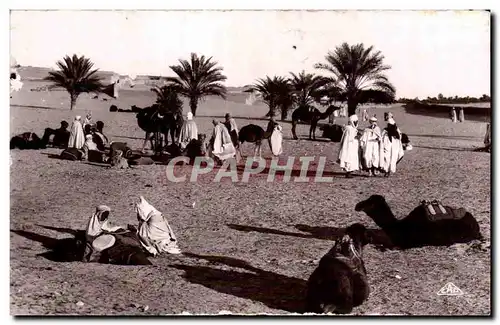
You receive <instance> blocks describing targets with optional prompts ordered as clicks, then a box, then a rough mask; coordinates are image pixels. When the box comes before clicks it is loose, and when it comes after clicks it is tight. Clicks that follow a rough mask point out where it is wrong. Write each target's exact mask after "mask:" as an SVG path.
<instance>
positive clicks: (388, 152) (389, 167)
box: [380, 117, 404, 177]
mask: <svg viewBox="0 0 500 325" xmlns="http://www.w3.org/2000/svg"><path fill="white" fill-rule="evenodd" d="M401 138H402V134H401V131H400V130H399V128H398V127H397V125H396V122H395V121H394V119H393V118H392V117H390V118H389V119H388V121H387V127H386V128H385V129H384V130H383V131H382V142H381V146H380V168H381V169H382V171H384V172H385V175H384V176H385V177H389V176H390V174H391V173H395V172H396V164H397V163H398V162H399V161H400V160H401V159H402V158H403V155H404V149H403V143H402V142H401Z"/></svg>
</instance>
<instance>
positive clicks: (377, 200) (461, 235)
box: [355, 195, 483, 249]
mask: <svg viewBox="0 0 500 325" xmlns="http://www.w3.org/2000/svg"><path fill="white" fill-rule="evenodd" d="M444 209H445V210H446V214H443V213H441V212H440V211H439V210H438V211H436V212H437V213H436V214H435V215H433V216H430V215H429V214H428V213H427V212H426V207H425V206H424V205H422V204H421V205H419V206H418V207H417V208H415V209H414V210H413V211H412V212H410V214H409V215H408V216H407V217H405V218H404V219H401V220H398V219H397V218H396V217H395V216H394V214H393V213H392V211H391V208H390V207H389V205H388V204H387V202H386V201H385V198H384V197H383V196H381V195H372V196H370V198H368V199H367V200H365V201H361V202H359V203H358V204H356V207H355V210H356V211H363V212H365V213H366V214H367V215H368V216H369V217H370V218H371V219H373V221H375V223H376V224H377V225H378V226H379V227H380V228H382V230H384V232H385V233H386V234H387V236H388V237H389V238H390V239H391V241H392V243H393V244H394V245H395V246H397V247H399V248H402V249H407V248H413V247H423V246H450V245H453V244H456V243H467V242H470V241H472V240H475V239H478V240H483V236H482V235H481V232H480V229H479V224H478V223H477V220H476V219H475V218H474V217H473V216H472V214H471V213H469V212H467V211H466V210H465V209H463V208H459V209H456V208H451V207H449V206H444Z"/></svg>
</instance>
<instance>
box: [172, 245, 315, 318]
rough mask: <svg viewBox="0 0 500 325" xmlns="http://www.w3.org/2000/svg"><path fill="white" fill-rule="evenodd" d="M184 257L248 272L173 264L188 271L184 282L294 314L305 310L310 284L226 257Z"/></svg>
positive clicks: (190, 254) (187, 254)
mask: <svg viewBox="0 0 500 325" xmlns="http://www.w3.org/2000/svg"><path fill="white" fill-rule="evenodd" d="M183 255H184V256H187V257H191V258H196V259H203V260H206V261H209V262H210V263H212V264H222V265H225V266H229V267H232V268H239V269H243V270H244V271H242V272H240V271H236V270H222V269H219V268H215V267H209V266H193V265H182V264H172V265H169V266H170V267H173V268H176V269H179V270H183V271H185V274H184V278H185V279H186V280H187V281H189V282H191V283H196V284H201V285H203V286H205V287H207V288H210V289H212V290H215V291H218V292H221V293H225V294H230V295H233V296H236V297H241V298H244V299H251V300H253V301H260V302H262V303H264V304H265V305H266V306H268V307H270V308H273V309H281V310H285V311H288V312H292V313H302V312H303V310H304V307H303V306H304V299H303V297H304V295H305V290H306V285H307V282H306V281H305V280H303V279H298V278H293V277H288V276H285V275H281V274H277V273H273V272H269V271H265V270H262V269H259V268H256V267H254V266H252V265H250V264H249V263H248V262H246V261H244V260H241V259H237V258H232V257H225V256H209V255H197V254H192V253H184V254H183Z"/></svg>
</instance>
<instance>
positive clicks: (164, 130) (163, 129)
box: [136, 104, 182, 152]
mask: <svg viewBox="0 0 500 325" xmlns="http://www.w3.org/2000/svg"><path fill="white" fill-rule="evenodd" d="M136 118H137V124H138V125H139V127H140V128H141V129H142V130H144V132H146V136H145V139H144V144H143V146H142V151H143V152H144V148H145V147H146V143H147V142H148V140H149V141H150V143H151V149H153V150H154V151H155V152H156V151H157V150H161V148H158V145H159V143H160V139H159V138H160V134H163V135H164V137H165V145H168V133H170V137H171V139H172V143H175V137H176V135H178V133H179V131H180V125H179V124H180V123H182V120H181V119H180V118H179V117H178V116H176V115H175V114H174V113H171V112H166V113H163V114H162V112H161V111H160V106H159V105H157V104H154V105H152V106H149V107H145V108H143V109H141V110H140V111H139V112H138V113H137V114H136ZM153 136H154V137H155V138H156V139H155V142H156V144H153Z"/></svg>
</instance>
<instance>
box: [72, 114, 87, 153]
mask: <svg viewBox="0 0 500 325" xmlns="http://www.w3.org/2000/svg"><path fill="white" fill-rule="evenodd" d="M84 143H85V134H84V133H83V125H82V122H81V116H76V117H75V120H74V121H73V124H71V131H70V134H69V141H68V148H76V149H82V147H83V144H84Z"/></svg>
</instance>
